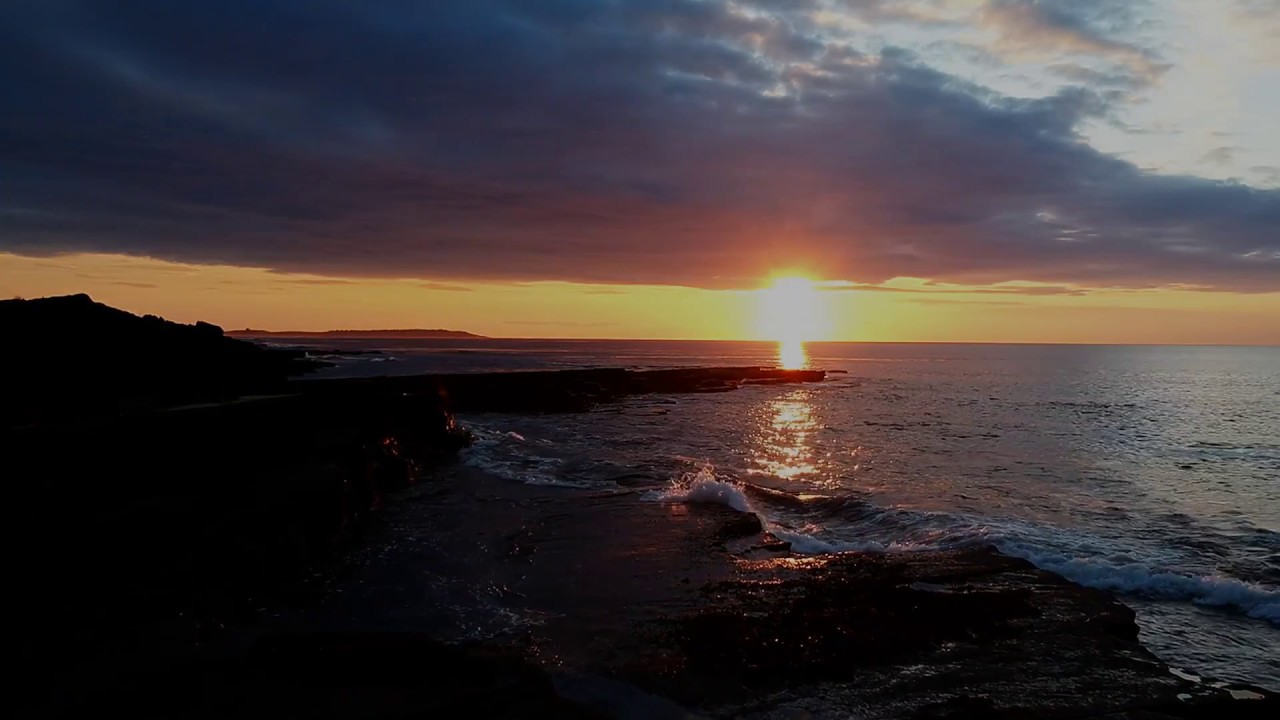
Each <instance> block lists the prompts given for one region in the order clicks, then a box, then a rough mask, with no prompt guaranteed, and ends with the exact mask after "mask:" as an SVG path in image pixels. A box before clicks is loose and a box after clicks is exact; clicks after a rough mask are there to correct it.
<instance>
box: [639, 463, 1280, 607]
mask: <svg viewBox="0 0 1280 720" xmlns="http://www.w3.org/2000/svg"><path fill="white" fill-rule="evenodd" d="M642 497H643V499H645V500H649V501H656V502H686V503H716V504H720V505H725V506H728V507H731V508H733V509H734V510H737V511H739V512H749V513H752V514H754V515H756V517H758V518H759V519H760V522H761V524H762V526H763V527H764V528H765V529H766V530H768V531H769V532H770V533H771V534H773V535H774V536H775V537H777V538H778V539H780V540H784V541H786V542H789V543H791V549H792V551H793V552H797V553H802V554H808V555H814V554H824V553H837V552H905V551H912V550H928V549H944V548H956V547H965V546H973V545H979V544H986V543H990V544H994V545H995V546H996V547H997V549H999V550H1000V551H1001V552H1003V553H1005V554H1006V555H1012V556H1014V557H1019V558H1022V559H1024V560H1027V561H1029V562H1031V563H1032V564H1034V565H1035V566H1036V567H1038V568H1040V569H1042V570H1047V571H1049V572H1052V573H1055V574H1057V575H1061V576H1062V577H1064V578H1066V579H1068V580H1071V581H1072V582H1075V583H1078V584H1080V585H1084V586H1085V587H1091V588H1097V589H1099V590H1107V591H1110V592H1115V593H1120V594H1125V595H1133V596H1139V597H1144V598H1149V599H1154V600H1171V601H1186V602H1192V603H1195V604H1198V605H1204V606H1211V607H1218V608H1222V609H1226V610H1234V611H1237V612H1241V613H1243V614H1245V615H1248V616H1249V617H1252V618H1257V619H1260V620H1265V621H1267V622H1270V623H1272V624H1275V625H1280V592H1278V591H1276V590H1271V589H1268V588H1266V587H1263V586H1260V585H1255V584H1253V583H1249V582H1245V581H1243V580H1237V579H1235V578H1228V577H1220V576H1212V575H1206V576H1201V577H1196V576H1192V575H1186V574H1181V573H1177V572H1172V571H1167V570H1159V569H1155V568H1152V567H1151V566H1150V565H1147V564H1144V563H1141V562H1137V561H1127V562H1115V561H1111V560H1107V559H1106V558H1105V557H1101V556H1094V557H1089V556H1087V555H1086V556H1080V555H1076V554H1074V553H1071V552H1064V551H1062V550H1060V549H1058V550H1055V549H1046V548H1044V547H1042V546H1040V545H1037V544H1034V543H1033V542H1028V537H1029V536H1035V535H1037V533H1036V531H1035V529H1034V528H1029V527H1019V528H1018V531H1017V532H1016V533H1011V532H1010V531H1009V529H1008V528H1006V529H1004V531H1003V532H996V531H993V530H992V529H991V528H989V527H987V526H984V525H979V524H975V523H972V522H968V521H966V520H965V519H963V518H962V517H960V516H955V515H947V514H943V513H929V512H921V511H907V510H900V509H896V508H883V507H878V506H876V505H873V504H871V503H868V502H865V501H862V500H859V499H857V498H851V497H828V496H819V495H808V496H806V495H794V494H791V493H787V492H783V491H780V490H774V489H771V488H763V487H760V486H756V485H752V484H749V483H742V482H738V481H736V480H733V479H731V478H727V477H722V476H719V475H717V474H716V472H715V469H714V468H712V467H711V466H704V467H702V468H700V469H699V470H697V471H695V472H689V473H684V474H682V475H681V476H680V477H679V478H678V479H676V480H674V481H673V482H672V483H671V485H670V486H668V487H667V488H664V489H662V490H654V491H650V492H648V493H645V494H644V496H642ZM753 500H754V502H753ZM770 511H773V512H772V513H771V512H770ZM1039 534H1043V535H1044V536H1045V538H1044V539H1049V540H1052V537H1053V533H1051V532H1044V533H1039ZM1081 552H1082V553H1083V552H1087V550H1081Z"/></svg>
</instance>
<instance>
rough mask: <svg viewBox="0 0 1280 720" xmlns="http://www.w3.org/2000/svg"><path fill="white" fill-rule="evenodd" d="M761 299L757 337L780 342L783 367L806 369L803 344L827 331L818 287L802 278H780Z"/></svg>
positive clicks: (817, 338) (792, 276)
mask: <svg viewBox="0 0 1280 720" xmlns="http://www.w3.org/2000/svg"><path fill="white" fill-rule="evenodd" d="M758 296H759V301H760V306H759V310H758V315H757V326H756V332H757V335H758V336H759V337H760V338H761V339H764V340H776V341H778V345H779V364H781V365H782V366H783V367H787V368H796V367H804V366H805V365H806V364H807V363H808V358H807V354H806V352H805V348H804V343H805V342H807V341H810V340H821V339H823V338H824V336H825V335H826V330H827V313H826V303H825V301H824V299H823V297H822V291H821V290H820V289H819V287H818V284H817V283H816V282H814V281H813V280H811V279H809V278H806V277H803V276H799V275H784V276H778V277H775V278H774V279H773V280H772V282H771V283H770V284H769V286H768V287H766V288H763V289H761V290H760V291H758Z"/></svg>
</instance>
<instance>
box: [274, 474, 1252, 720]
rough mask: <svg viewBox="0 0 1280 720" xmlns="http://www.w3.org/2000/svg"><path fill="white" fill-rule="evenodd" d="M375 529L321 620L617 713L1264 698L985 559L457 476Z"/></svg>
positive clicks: (1081, 601) (1024, 713)
mask: <svg viewBox="0 0 1280 720" xmlns="http://www.w3.org/2000/svg"><path fill="white" fill-rule="evenodd" d="M387 537H388V542H387V543H386V544H385V545H383V546H381V547H380V548H378V549H376V550H374V549H370V550H369V551H368V552H367V553H364V554H363V557H362V560H361V562H360V563H359V566H358V567H357V568H355V569H354V570H353V573H352V575H351V577H350V581H349V582H348V583H347V584H345V585H344V586H343V587H342V588H341V590H342V592H335V593H333V594H332V595H330V596H329V597H328V598H327V599H326V601H325V602H324V603H323V606H322V608H321V609H320V610H318V611H317V613H318V617H320V618H322V619H321V620H319V623H320V626H321V627H323V628H325V630H326V631H332V632H342V633H356V634H361V633H370V632H374V633H386V632H392V633H402V632H407V631H422V630H424V629H426V630H427V632H428V633H429V634H432V635H433V636H436V637H442V638H447V639H449V640H451V641H456V642H467V643H480V644H481V645H483V646H487V647H494V648H501V649H502V650H504V651H508V652H515V653H518V654H520V655H521V656H522V657H524V658H526V659H529V660H531V661H533V662H535V663H536V664H537V665H539V666H541V667H543V668H545V669H546V670H548V671H549V672H550V674H551V676H552V679H553V681H554V682H555V683H556V687H557V690H558V692H559V693H560V694H561V695H562V696H563V697H565V698H566V699H568V700H570V701H573V702H575V703H578V704H580V705H584V706H586V707H588V708H589V709H591V710H593V711H596V712H601V713H604V714H605V715H606V716H611V717H627V716H628V715H626V714H625V712H624V710H625V708H627V707H631V706H634V705H636V704H637V703H639V704H641V705H644V706H646V707H650V708H652V709H653V711H654V712H655V713H657V715H654V716H668V715H665V714H663V713H665V712H671V713H675V712H676V708H681V709H682V710H681V712H693V713H696V714H698V715H699V716H705V717H750V718H775V717H779V718H780V717H827V716H843V715H840V713H848V712H851V711H854V712H856V714H857V716H858V717H864V718H896V717H949V718H969V717H992V716H1000V717H1105V716H1112V715H1115V714H1117V713H1147V714H1146V715H1142V717H1153V718H1156V717H1209V716H1216V715H1218V714H1221V713H1224V712H1225V713H1230V714H1231V716H1233V717H1255V716H1256V717H1264V716H1267V715H1268V714H1269V713H1270V712H1272V711H1274V709H1275V707H1276V703H1277V698H1276V696H1274V695H1272V694H1270V693H1267V692H1266V691H1263V690H1259V689H1257V688H1248V687H1246V686H1231V687H1229V688H1225V687H1224V688H1218V687H1213V686H1212V685H1211V684H1210V683H1208V682H1204V683H1198V682H1191V681H1188V680H1185V679H1182V678H1180V677H1178V676H1177V675H1175V674H1173V673H1171V672H1170V671H1169V670H1168V668H1167V666H1166V665H1165V664H1164V663H1162V662H1161V661H1159V660H1158V659H1157V658H1155V656H1154V655H1152V654H1151V653H1150V652H1148V651H1147V650H1145V649H1144V648H1143V647H1142V646H1141V645H1140V644H1139V642H1138V640H1137V635H1138V628H1137V625H1136V623H1135V621H1134V616H1133V612H1132V611H1131V610H1129V609H1128V608H1127V607H1125V606H1124V605H1123V604H1121V603H1120V602H1119V601H1117V600H1116V599H1115V598H1114V596H1112V595H1111V594H1110V593H1106V592H1102V591H1097V590H1091V589H1088V588H1083V587H1081V586H1078V585H1076V584H1074V583H1071V582H1069V581H1067V580H1064V579H1062V578H1060V577H1059V576H1057V575H1054V574H1053V573H1049V572H1046V571H1042V570H1038V569H1036V568H1035V567H1034V566H1032V565H1031V564H1030V563H1028V562H1026V561H1023V560H1020V559H1016V558H1012V557H1008V556H1005V555H1001V554H999V553H998V552H996V551H995V550H994V549H992V548H977V549H972V550H958V551H914V552H905V553H893V554H862V553H842V554H838V555H828V556H805V555H793V554H791V553H789V552H787V551H786V549H785V545H784V544H780V543H778V542H777V541H776V540H774V539H772V538H770V537H768V536H767V535H765V534H763V533H762V530H761V528H760V526H759V524H758V523H757V522H756V521H755V517H754V516H752V515H750V514H748V513H740V512H738V511H735V510H733V509H731V508H729V507H726V506H724V505H720V504H705V503H684V502H676V503H666V502H646V501H642V500H641V499H640V498H639V497H638V495H637V493H636V492H634V491H630V490H619V491H613V492H600V491H589V490H578V489H571V488H552V487H542V486H530V485H524V484H520V483H516V482H513V481H510V480H505V479H502V478H498V477H496V476H492V475H489V474H487V473H485V472H483V471H481V470H477V469H475V468H470V467H466V466H455V467H453V468H450V469H449V470H447V471H445V473H444V475H442V476H441V478H440V479H439V480H438V481H435V482H434V483H432V484H430V485H428V486H424V487H423V488H420V489H416V490H414V491H413V493H412V494H411V496H410V497H409V498H407V501H406V503H405V504H403V505H401V506H399V507H398V509H397V510H396V511H395V512H394V519H393V520H392V521H391V523H390V526H389V528H388V531H387ZM428 559H430V568H431V569H430V570H429V571H426V572H424V563H425V562H426V561H427V560H428ZM460 590H463V592H461V593H460V592H459V591H460ZM468 591H471V592H468ZM449 603H452V604H451V606H450V611H448V612H444V613H441V612H439V608H441V607H442V606H444V605H448V604H449ZM316 617H317V616H314V615H309V614H303V615H300V616H294V617H291V618H285V619H283V620H282V622H281V625H280V626H279V627H280V628H281V629H283V630H284V631H287V632H294V631H298V630H299V629H305V628H308V627H310V626H312V625H313V623H316V622H317V620H316ZM1233 692H1234V694H1233ZM1233 697H1238V698H1241V699H1239V700H1235V699H1233ZM1245 698H1253V699H1245ZM663 708H665V709H666V710H664V711H663V712H659V710H661V709H663ZM801 713H805V714H803V715H802V714H801ZM632 716H637V715H632ZM643 716H649V715H643ZM669 716H670V717H683V715H679V714H671V715H669Z"/></svg>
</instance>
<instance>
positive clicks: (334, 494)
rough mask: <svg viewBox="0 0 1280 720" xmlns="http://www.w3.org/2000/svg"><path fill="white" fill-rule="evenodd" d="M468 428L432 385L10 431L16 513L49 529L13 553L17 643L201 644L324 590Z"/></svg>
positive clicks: (30, 529) (25, 526) (37, 667)
mask: <svg viewBox="0 0 1280 720" xmlns="http://www.w3.org/2000/svg"><path fill="white" fill-rule="evenodd" d="M467 442H469V435H468V434H467V433H465V432H464V431H463V430H461V429H460V428H458V427H457V425H456V424H455V422H454V420H453V416H452V415H451V414H449V413H448V412H447V411H446V410H445V409H444V407H443V404H442V401H441V399H440V398H439V397H438V396H435V395H434V394H428V395H406V394H403V393H395V394H388V393H378V392H351V391H349V389H348V388H346V387H339V388H336V389H335V391H333V392H323V391H313V392H309V393H304V394H299V395H294V396H282V397H270V398H262V399H258V400H251V401H242V402H235V403H227V404H219V405H210V406H201V407H192V408H186V409H174V410H169V411H161V412H154V413H150V414H147V415H138V416H130V417H124V418H113V419H110V420H103V421H86V422H83V423H80V424H78V425H50V426H40V427H24V428H15V429H10V430H9V431H7V432H6V433H4V434H0V457H3V458H4V461H5V463H6V467H7V468H8V469H9V471H10V473H11V474H9V476H10V477H18V478H26V479H27V480H28V481H27V482H20V483H13V484H11V485H10V486H9V487H8V488H7V493H8V497H7V500H8V501H9V502H10V503H12V506H13V507H21V508H22V509H23V511H22V513H21V515H20V516H18V517H15V518H13V519H12V522H11V526H13V527H14V528H15V529H16V531H17V533H18V534H19V536H21V537H31V538H46V537H47V538H48V540H47V541H45V542H42V543H41V545H40V549H39V552H36V553H28V554H23V555H22V556H20V557H18V558H16V559H15V560H14V562H13V563H12V564H11V566H10V568H9V571H10V579H11V581H12V582H13V583H15V584H16V586H17V587H20V588H21V592H20V593H18V594H17V595H16V597H14V598H12V603H13V606H14V607H16V611H15V612H17V613H18V615H19V616H21V617H23V618H24V619H25V621H26V622H25V623H24V626H23V627H22V628H21V629H19V630H18V631H15V632H14V633H13V634H12V635H11V638H10V644H11V647H13V648H14V649H15V650H14V651H15V652H18V653H19V654H21V656H22V657H24V659H25V662H26V664H27V668H26V669H27V670H28V671H30V672H33V673H36V674H37V675H41V676H42V677H43V678H44V679H46V680H48V679H51V678H56V677H58V676H59V675H60V672H55V668H58V667H60V666H61V663H62V662H64V658H65V657H67V656H68V654H70V653H75V654H76V655H78V656H81V657H85V658H88V657H92V653H94V652H97V651H102V650H103V649H104V648H110V647H117V648H127V651H126V652H125V658H126V659H127V658H128V657H130V656H132V657H134V658H135V659H139V660H141V659H143V658H157V657H165V656H167V655H172V654H174V653H181V652H187V651H190V650H191V649H193V648H198V647H200V646H202V645H205V644H208V643H210V642H212V641H214V640H216V639H217V638H218V636H219V635H220V634H221V633H222V632H223V630H222V628H224V627H232V626H235V625H238V624H240V623H242V622H243V621H246V620H251V619H252V618H253V617H254V615H255V613H256V612H257V609H258V608H261V607H265V606H271V605H277V606H278V605H280V604H282V603H284V604H288V603H291V602H295V601H301V600H305V599H306V598H307V597H308V596H310V595H311V594H312V593H314V591H315V590H316V589H317V588H315V587H314V586H313V585H312V584H311V583H310V577H311V576H312V574H313V573H315V572H317V571H320V570H323V569H325V568H326V567H327V566H328V565H329V564H330V563H332V561H333V560H334V559H336V558H338V557H340V555H341V553H342V552H343V551H344V550H345V549H347V548H350V547H353V546H355V545H356V544H357V543H358V542H359V541H360V540H361V538H362V536H363V535H364V533H366V532H367V531H368V529H369V528H370V527H371V526H372V524H373V523H372V521H373V520H374V518H375V517H376V516H377V514H378V511H379V509H380V508H381V506H382V505H383V504H384V503H385V501H386V497H387V495H388V494H389V493H392V492H395V491H397V490H400V489H403V488H405V487H407V486H408V485H409V484H411V483H413V482H415V480H416V479H417V478H418V477H419V476H420V475H421V474H422V473H423V472H424V471H426V470H427V469H429V468H431V467H433V466H435V465H438V464H439V463H441V462H444V461H447V460H449V459H451V458H452V457H454V456H455V454H456V453H457V451H458V450H459V449H460V448H461V447H463V446H464V445H465V444H466V443H467ZM86 594H88V595H89V596H91V600H86ZM116 659H117V660H121V658H119V657H117V658H116Z"/></svg>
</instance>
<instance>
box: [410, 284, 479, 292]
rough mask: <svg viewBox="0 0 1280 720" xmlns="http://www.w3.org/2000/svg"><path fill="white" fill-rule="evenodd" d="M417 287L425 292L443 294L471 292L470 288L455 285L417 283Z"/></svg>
mask: <svg viewBox="0 0 1280 720" xmlns="http://www.w3.org/2000/svg"><path fill="white" fill-rule="evenodd" d="M418 287H420V288H423V289H425V290H443V291H445V292H471V291H472V288H469V287H467V286H466V285H458V284H456V283H442V282H424V283H418Z"/></svg>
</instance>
